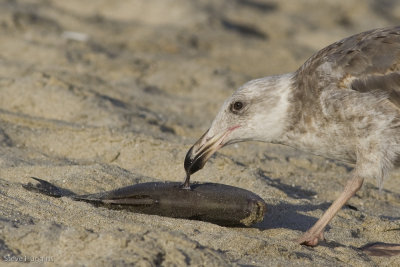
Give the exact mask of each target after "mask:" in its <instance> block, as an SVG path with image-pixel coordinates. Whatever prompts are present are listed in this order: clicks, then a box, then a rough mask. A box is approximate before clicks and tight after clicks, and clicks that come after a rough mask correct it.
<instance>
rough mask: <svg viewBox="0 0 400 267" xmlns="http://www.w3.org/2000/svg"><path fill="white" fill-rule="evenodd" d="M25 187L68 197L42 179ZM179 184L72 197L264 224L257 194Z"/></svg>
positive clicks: (224, 187) (235, 223)
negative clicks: (261, 222)
mask: <svg viewBox="0 0 400 267" xmlns="http://www.w3.org/2000/svg"><path fill="white" fill-rule="evenodd" d="M34 179H35V180H37V181H39V183H40V184H38V185H32V184H28V185H25V186H24V187H25V188H26V189H28V190H31V191H37V192H40V193H43V194H46V195H49V196H53V197H61V196H65V195H63V194H62V189H60V188H58V187H56V186H54V185H52V184H50V183H48V182H46V181H43V180H41V179H37V178H34ZM180 185H181V183H177V182H150V183H142V184H136V185H131V186H127V187H123V188H119V189H116V190H112V191H107V192H101V193H96V194H88V195H69V197H71V198H72V199H74V200H78V201H85V202H89V203H92V204H94V205H96V206H104V207H107V208H111V209H119V210H122V209H123V210H129V211H132V212H138V213H144V214H153V215H160V216H166V217H173V218H185V219H193V220H201V221H207V222H212V223H215V224H219V225H224V226H239V225H244V226H249V225H252V224H254V223H257V222H260V221H262V220H263V218H264V214H265V212H266V204H265V202H264V200H263V199H262V198H260V197H259V196H257V195H256V194H254V193H252V192H250V191H248V190H244V189H241V188H238V187H233V186H228V185H223V184H216V183H203V184H192V185H191V189H190V190H187V189H182V188H181V186H180Z"/></svg>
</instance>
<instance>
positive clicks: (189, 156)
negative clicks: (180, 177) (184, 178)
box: [183, 147, 193, 174]
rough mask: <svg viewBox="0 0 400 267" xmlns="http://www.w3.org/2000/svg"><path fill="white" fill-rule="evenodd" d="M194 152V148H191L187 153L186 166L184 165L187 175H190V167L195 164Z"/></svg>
mask: <svg viewBox="0 0 400 267" xmlns="http://www.w3.org/2000/svg"><path fill="white" fill-rule="evenodd" d="M192 151H193V147H191V148H190V149H189V151H188V152H187V153H186V157H185V161H184V164H183V165H184V167H185V171H186V173H189V174H190V172H189V170H190V167H191V166H192V164H193V159H192Z"/></svg>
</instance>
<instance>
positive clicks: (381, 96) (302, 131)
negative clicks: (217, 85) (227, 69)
mask: <svg viewBox="0 0 400 267" xmlns="http://www.w3.org/2000/svg"><path fill="white" fill-rule="evenodd" d="M248 140H256V141H263V142H269V143H276V144H283V145H287V146H291V147H294V148H297V149H301V150H303V151H307V152H310V153H313V154H317V155H321V156H324V157H328V158H334V159H339V160H341V161H346V162H349V163H353V164H355V168H354V170H353V172H352V174H351V178H350V179H349V180H348V182H347V184H346V186H345V188H344V190H343V192H342V193H341V194H340V196H339V197H338V198H337V199H336V200H335V201H334V202H333V204H332V205H331V206H330V207H329V208H328V210H327V211H326V212H325V213H324V214H323V216H322V217H321V218H320V219H319V220H318V221H317V222H316V223H315V225H314V226H313V227H311V228H310V229H309V230H308V231H307V232H306V233H305V234H304V235H303V236H302V237H300V238H299V239H298V240H297V241H298V242H299V243H301V244H306V245H311V246H315V245H317V244H318V242H319V241H320V240H322V239H323V232H324V229H325V227H326V225H327V224H328V223H329V222H330V221H331V219H332V218H333V217H334V216H335V214H336V213H337V212H338V211H339V210H340V208H341V207H342V206H343V205H344V204H345V203H346V202H347V201H348V200H349V199H350V198H351V197H352V196H353V195H354V194H355V193H356V192H357V191H358V190H359V189H360V187H361V185H362V183H363V181H364V179H369V178H374V179H377V181H378V184H379V186H380V187H381V186H382V182H383V180H384V178H385V177H386V176H387V174H388V172H389V170H391V169H392V168H393V167H396V166H399V165H400V157H399V152H400V26H398V27H391V28H384V29H376V30H371V31H367V32H363V33H360V34H356V35H353V36H351V37H348V38H346V39H343V40H341V41H338V42H336V43H333V44H331V45H329V46H328V47H326V48H324V49H322V50H321V51H319V52H318V53H316V54H315V55H313V56H312V57H311V58H310V59H308V60H307V61H306V62H305V63H304V64H303V65H302V66H301V67H300V68H299V69H298V70H297V71H296V72H294V73H288V74H283V75H277V76H270V77H265V78H261V79H256V80H252V81H249V82H247V83H246V84H244V85H243V86H242V87H240V88H239V89H238V90H237V91H236V92H235V93H234V94H233V95H232V96H231V97H230V98H228V99H227V100H226V101H225V103H224V104H223V105H222V107H221V109H220V111H219V112H218V114H217V116H216V118H215V119H214V121H213V122H212V124H211V127H210V129H209V130H208V131H207V132H206V133H205V134H204V135H203V136H202V137H201V138H200V139H199V140H198V141H197V142H196V143H195V144H194V145H193V146H192V147H191V148H190V150H189V151H188V153H187V155H186V158H185V164H184V165H185V170H186V173H187V177H186V180H185V182H184V184H183V186H184V187H186V188H188V187H189V186H190V185H189V179H190V175H191V174H193V173H195V172H196V171H198V170H199V169H201V168H202V167H203V166H204V164H205V163H206V161H207V160H208V159H209V158H210V156H211V155H212V154H213V153H214V152H215V151H216V150H218V149H219V148H221V147H223V146H225V145H228V144H233V143H237V142H242V141H248Z"/></svg>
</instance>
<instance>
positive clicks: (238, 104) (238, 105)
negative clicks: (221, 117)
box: [231, 101, 244, 113]
mask: <svg viewBox="0 0 400 267" xmlns="http://www.w3.org/2000/svg"><path fill="white" fill-rule="evenodd" d="M243 107H244V103H243V102H242V101H235V102H233V103H232V104H231V111H232V112H233V113H238V112H239V111H241V110H242V109H243Z"/></svg>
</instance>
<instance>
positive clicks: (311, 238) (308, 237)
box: [296, 175, 364, 246]
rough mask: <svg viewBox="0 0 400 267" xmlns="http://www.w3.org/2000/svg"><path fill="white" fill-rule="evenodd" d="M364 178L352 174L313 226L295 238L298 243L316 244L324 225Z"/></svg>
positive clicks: (358, 187)
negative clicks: (338, 194)
mask: <svg viewBox="0 0 400 267" xmlns="http://www.w3.org/2000/svg"><path fill="white" fill-rule="evenodd" d="M363 181H364V179H363V178H360V177H359V176H357V175H355V176H353V177H352V178H351V179H350V180H349V181H348V182H347V184H346V186H345V188H344V190H343V192H342V193H341V194H340V196H339V197H338V198H337V199H336V200H335V201H334V202H333V203H332V205H331V206H330V207H329V208H328V210H327V211H325V213H324V215H322V217H321V218H320V219H319V220H318V221H317V222H316V223H315V224H314V226H313V227H311V228H310V229H308V231H307V232H306V233H305V234H304V235H303V236H302V237H300V238H299V239H297V240H296V242H298V243H299V244H303V245H307V246H316V245H318V241H320V240H323V239H324V229H325V227H326V225H327V224H328V223H329V222H330V221H331V220H332V218H333V217H334V216H335V215H336V213H337V212H338V211H339V210H340V209H341V208H342V207H343V205H344V204H345V203H346V202H347V201H348V200H349V199H350V198H351V197H352V196H354V194H355V193H356V192H357V191H358V190H359V189H360V188H361V186H362V184H363Z"/></svg>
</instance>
